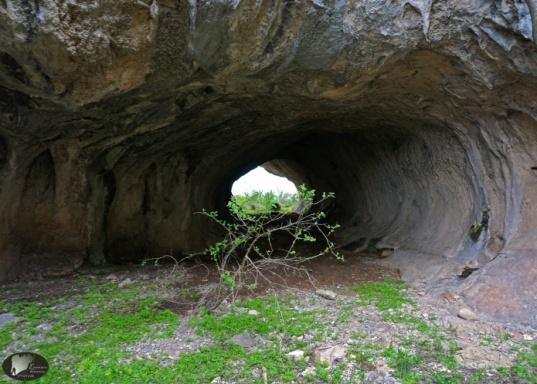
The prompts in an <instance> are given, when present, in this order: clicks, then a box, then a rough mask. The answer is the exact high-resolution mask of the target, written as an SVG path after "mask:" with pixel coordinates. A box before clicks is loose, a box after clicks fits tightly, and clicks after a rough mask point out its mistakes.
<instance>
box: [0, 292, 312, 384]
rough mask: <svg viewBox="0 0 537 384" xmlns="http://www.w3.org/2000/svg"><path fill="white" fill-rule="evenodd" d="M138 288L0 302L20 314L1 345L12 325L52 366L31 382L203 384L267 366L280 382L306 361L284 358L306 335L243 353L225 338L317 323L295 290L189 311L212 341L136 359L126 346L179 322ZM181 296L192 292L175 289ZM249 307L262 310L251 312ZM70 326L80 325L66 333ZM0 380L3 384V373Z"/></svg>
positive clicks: (167, 333)
mask: <svg viewBox="0 0 537 384" xmlns="http://www.w3.org/2000/svg"><path fill="white" fill-rule="evenodd" d="M142 290H143V288H142V287H141V286H139V285H136V284H135V285H132V286H129V287H128V288H124V289H119V288H117V286H115V285H113V284H104V285H100V286H92V287H91V288H90V289H89V290H88V291H87V292H86V293H84V294H81V295H78V296H76V297H72V298H70V299H72V301H73V304H76V305H70V306H64V307H62V305H65V300H63V299H58V300H50V301H47V302H45V303H37V302H30V301H22V302H18V303H14V304H6V303H3V304H2V306H1V307H0V310H2V311H10V312H14V313H15V314H16V315H17V316H18V317H19V318H20V319H21V321H20V322H19V323H18V324H10V325H8V326H6V327H3V328H2V329H1V330H0V342H1V343H2V344H1V345H2V347H3V348H5V347H6V346H8V345H9V344H11V342H12V341H13V340H12V336H11V333H12V332H13V331H14V330H15V329H17V332H16V337H17V338H18V339H21V340H26V341H27V343H28V344H29V345H31V348H30V349H31V350H32V351H34V352H36V353H39V354H41V355H43V356H44V357H45V358H46V359H47V360H48V361H49V363H50V371H49V372H48V373H47V374H46V375H45V376H43V377H42V378H40V379H39V380H36V381H35V382H36V383H41V384H52V383H54V384H56V383H77V384H78V383H80V384H94V383H103V384H107V383H115V384H123V383H124V384H127V383H128V384H130V383H159V384H172V383H173V384H175V383H200V384H201V383H209V382H211V381H212V380H213V379H214V378H216V377H221V378H222V379H224V380H228V381H241V382H245V383H262V382H263V381H262V378H261V377H257V376H255V375H254V374H253V370H254V368H257V369H258V370H261V369H265V370H266V372H267V374H268V377H269V378H270V379H271V380H273V381H278V382H282V383H283V382H289V381H293V380H296V378H297V374H298V373H299V372H301V371H302V370H303V369H304V368H305V362H304V361H298V362H294V361H292V360H290V359H289V358H288V357H287V353H288V352H289V350H290V349H291V348H296V347H297V346H303V342H296V343H291V342H289V343H287V344H288V345H287V346H282V345H281V344H279V343H272V344H269V345H267V346H262V347H261V348H260V350H258V351H249V352H247V351H244V350H243V349H242V348H241V347H240V346H238V345H236V344H234V343H232V342H231V341H230V340H229V338H230V337H231V336H233V335H236V334H240V333H245V332H248V333H255V334H258V335H263V336H265V337H267V338H271V337H273V336H274V337H276V336H277V335H281V334H283V335H286V336H288V337H291V336H300V335H303V334H305V333H306V332H315V331H316V330H318V331H321V328H322V327H321V325H320V324H319V322H318V321H317V320H316V314H315V313H314V312H312V311H307V312H298V311H295V310H293V309H292V308H291V301H292V300H293V298H292V297H286V298H276V297H273V296H267V297H262V298H255V299H248V300H243V301H241V302H238V303H236V304H235V305H233V306H231V307H230V310H229V311H227V312H225V313H219V314H209V313H208V312H207V311H202V312H201V313H200V314H199V316H197V317H195V318H193V319H192V321H191V325H192V326H193V327H195V329H196V330H197V332H198V333H200V334H203V335H207V336H210V337H211V338H213V339H214V341H215V344H214V345H212V346H209V347H204V348H201V349H200V350H199V351H197V352H192V353H184V354H181V356H180V357H179V358H178V359H177V360H176V361H173V362H171V364H169V365H167V366H161V365H159V364H158V363H157V361H156V360H153V359H145V360H136V359H134V360H133V356H132V354H131V353H127V352H126V351H125V347H126V346H128V345H129V344H133V343H135V342H136V341H138V340H141V339H142V338H144V337H148V338H151V339H157V338H167V337H171V336H172V335H173V332H174V330H175V329H176V327H177V325H178V323H179V321H180V319H179V318H178V317H177V315H175V314H174V313H172V312H170V311H168V310H160V309H158V308H157V307H156V304H157V303H158V300H157V297H154V296H151V295H149V296H148V297H145V298H144V299H139V298H138V297H139V295H140V294H141V293H142ZM178 295H179V296H181V297H191V295H192V294H191V293H189V292H186V291H180V292H179V293H178ZM146 296H147V295H146ZM239 308H240V309H241V310H239ZM249 309H255V310H256V311H258V312H259V315H257V316H254V315H248V313H247V312H248V310H249ZM44 322H47V323H50V324H51V328H50V330H49V331H48V332H47V333H46V337H45V339H44V340H40V339H38V340H39V341H38V342H34V343H31V340H32V339H31V337H32V336H31V333H32V332H31V331H32V330H34V329H35V327H36V326H37V325H39V324H42V323H44ZM79 327H83V328H80V329H79ZM73 329H78V331H76V332H75V331H72V332H71V331H70V330H73ZM120 362H121V363H120ZM0 382H2V383H4V382H6V383H7V381H2V379H1V378H0Z"/></svg>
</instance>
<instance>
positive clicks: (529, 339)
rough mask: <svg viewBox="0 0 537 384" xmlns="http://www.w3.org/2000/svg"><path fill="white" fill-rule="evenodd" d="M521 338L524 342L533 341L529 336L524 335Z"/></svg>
mask: <svg viewBox="0 0 537 384" xmlns="http://www.w3.org/2000/svg"><path fill="white" fill-rule="evenodd" d="M523 337H524V340H526V341H532V340H533V336H531V335H526V334H525V335H524V336H523Z"/></svg>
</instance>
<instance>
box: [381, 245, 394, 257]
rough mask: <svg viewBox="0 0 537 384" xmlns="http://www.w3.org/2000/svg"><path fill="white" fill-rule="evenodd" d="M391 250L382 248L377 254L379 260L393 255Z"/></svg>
mask: <svg viewBox="0 0 537 384" xmlns="http://www.w3.org/2000/svg"><path fill="white" fill-rule="evenodd" d="M393 252H394V251H393V248H382V249H381V250H380V252H379V258H381V259H385V258H386V257H390V256H392V255H393Z"/></svg>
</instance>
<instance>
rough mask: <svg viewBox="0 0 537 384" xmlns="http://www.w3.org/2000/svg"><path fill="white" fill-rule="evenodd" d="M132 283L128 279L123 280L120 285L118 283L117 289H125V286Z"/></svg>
mask: <svg viewBox="0 0 537 384" xmlns="http://www.w3.org/2000/svg"><path fill="white" fill-rule="evenodd" d="M133 283H134V281H132V280H131V279H130V278H129V277H127V278H126V279H125V280H123V281H122V282H121V283H119V284H118V285H117V286H118V287H119V288H123V287H126V286H127V285H131V284H133Z"/></svg>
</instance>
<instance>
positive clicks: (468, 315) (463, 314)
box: [457, 307, 479, 321]
mask: <svg viewBox="0 0 537 384" xmlns="http://www.w3.org/2000/svg"><path fill="white" fill-rule="evenodd" d="M457 316H459V317H460V318H461V319H464V320H469V321H475V320H477V319H479V317H478V316H477V314H476V313H475V312H474V311H472V310H471V309H470V308H467V307H464V308H461V309H459V312H458V313H457Z"/></svg>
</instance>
